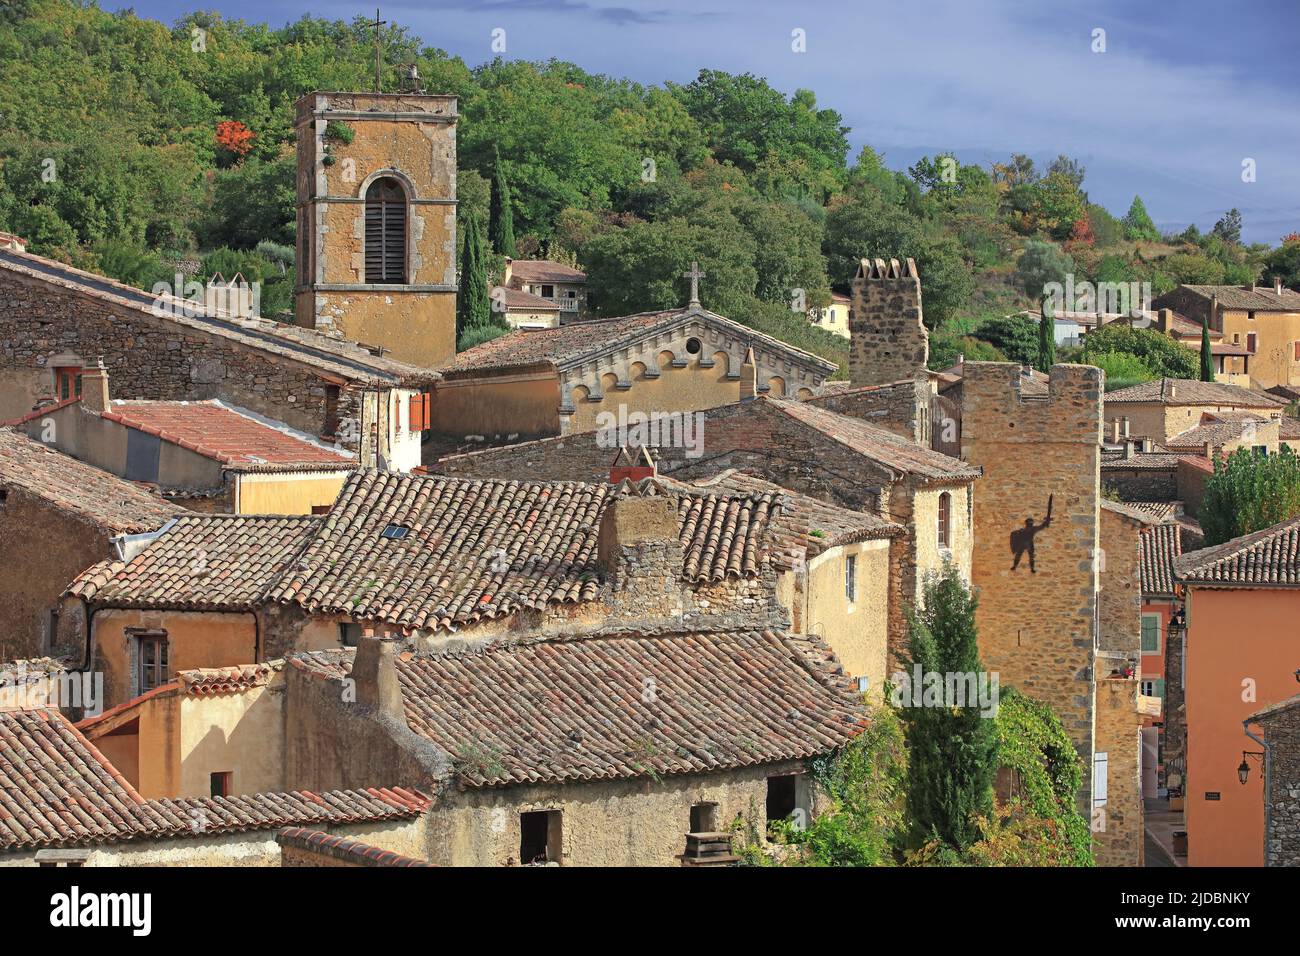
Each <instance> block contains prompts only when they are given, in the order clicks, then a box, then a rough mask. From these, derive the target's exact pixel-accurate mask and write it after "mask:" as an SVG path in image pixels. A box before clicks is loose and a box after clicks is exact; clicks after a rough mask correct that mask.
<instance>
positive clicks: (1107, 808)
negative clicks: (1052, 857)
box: [1092, 665, 1146, 866]
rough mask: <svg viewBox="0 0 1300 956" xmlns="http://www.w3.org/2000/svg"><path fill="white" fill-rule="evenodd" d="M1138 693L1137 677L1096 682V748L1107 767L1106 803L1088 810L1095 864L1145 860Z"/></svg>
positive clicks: (1137, 863) (1111, 864)
mask: <svg viewBox="0 0 1300 956" xmlns="http://www.w3.org/2000/svg"><path fill="white" fill-rule="evenodd" d="M1107 666H1109V665H1107ZM1137 692H1138V682H1137V678H1132V679H1127V680H1126V679H1123V678H1109V679H1104V680H1099V681H1097V753H1098V754H1102V753H1104V754H1106V767H1107V769H1106V803H1105V804H1104V805H1102V806H1094V807H1093V812H1092V842H1093V848H1092V851H1093V856H1094V857H1095V858H1096V860H1097V865H1098V866H1142V865H1143V848H1144V846H1145V841H1146V832H1145V830H1146V828H1145V821H1144V816H1143V803H1142V777H1141V754H1142V736H1141V732H1140V730H1139V725H1140V723H1141V721H1140V720H1139V718H1138V712H1137Z"/></svg>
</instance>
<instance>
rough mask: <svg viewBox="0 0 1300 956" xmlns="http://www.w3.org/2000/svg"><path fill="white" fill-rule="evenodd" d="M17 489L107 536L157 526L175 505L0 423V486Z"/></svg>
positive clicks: (171, 512)
mask: <svg viewBox="0 0 1300 956" xmlns="http://www.w3.org/2000/svg"><path fill="white" fill-rule="evenodd" d="M3 488H19V489H21V490H22V491H24V492H26V493H27V494H30V495H32V496H33V497H36V498H41V499H43V500H45V501H48V502H49V503H50V504H52V505H54V506H55V507H57V508H59V509H62V510H64V511H68V512H71V513H73V514H76V515H78V516H80V517H81V518H84V519H85V520H87V521H89V522H91V523H92V524H94V525H96V526H97V527H99V528H102V529H104V530H105V531H107V532H109V533H110V534H112V535H119V534H137V533H139V532H144V531H153V530H155V529H157V528H161V527H162V526H163V525H164V524H166V522H167V520H168V519H169V518H170V517H171V516H172V515H174V514H176V512H177V511H178V510H179V509H178V508H177V507H176V506H175V505H171V504H168V503H167V502H166V501H164V500H163V499H162V498H159V497H158V496H157V495H154V494H151V493H149V492H148V491H146V490H145V489H143V488H141V487H140V486H139V485H135V484H132V483H131V482H129V481H125V480H123V479H121V478H118V477H117V476H116V475H111V474H109V473H108V472H106V471H101V470H100V469H98V468H94V467H92V466H90V465H87V464H85V463H84V462H80V461H77V460H76V459H75V458H72V457H70V456H68V455H64V454H62V453H61V452H57V451H55V450H53V449H52V448H47V447H46V446H44V445H42V444H41V443H40V442H37V441H33V440H32V439H30V438H28V437H27V436H26V435H22V434H20V433H18V432H16V431H14V430H12V429H9V428H0V489H3Z"/></svg>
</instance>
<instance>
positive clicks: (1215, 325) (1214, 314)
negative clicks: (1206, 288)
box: [1210, 292, 1223, 332]
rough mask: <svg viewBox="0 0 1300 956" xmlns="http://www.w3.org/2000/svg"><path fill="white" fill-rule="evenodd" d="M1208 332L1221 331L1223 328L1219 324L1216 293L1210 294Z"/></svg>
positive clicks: (1217, 295)
mask: <svg viewBox="0 0 1300 956" xmlns="http://www.w3.org/2000/svg"><path fill="white" fill-rule="evenodd" d="M1210 331H1212V332H1222V331H1223V326H1222V325H1221V324H1220V322H1219V294H1218V293H1217V292H1214V293H1211V294H1210Z"/></svg>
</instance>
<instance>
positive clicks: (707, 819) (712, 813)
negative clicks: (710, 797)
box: [689, 803, 718, 833]
mask: <svg viewBox="0 0 1300 956" xmlns="http://www.w3.org/2000/svg"><path fill="white" fill-rule="evenodd" d="M689 832H691V833H717V832H718V805H717V804H716V803H696V804H693V805H692V806H691V829H690V831H689Z"/></svg>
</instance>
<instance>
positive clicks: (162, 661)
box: [136, 634, 167, 694]
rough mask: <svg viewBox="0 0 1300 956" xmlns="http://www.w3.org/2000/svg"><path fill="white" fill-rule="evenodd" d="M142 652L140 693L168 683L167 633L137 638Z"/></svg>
mask: <svg viewBox="0 0 1300 956" xmlns="http://www.w3.org/2000/svg"><path fill="white" fill-rule="evenodd" d="M136 640H137V641H139V653H140V657H139V659H140V693H142V694H143V693H145V692H146V691H151V690H153V689H154V688H155V687H161V686H162V685H163V684H165V683H167V635H166V634H150V635H147V636H146V635H141V636H139V637H137V638H136Z"/></svg>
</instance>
